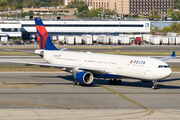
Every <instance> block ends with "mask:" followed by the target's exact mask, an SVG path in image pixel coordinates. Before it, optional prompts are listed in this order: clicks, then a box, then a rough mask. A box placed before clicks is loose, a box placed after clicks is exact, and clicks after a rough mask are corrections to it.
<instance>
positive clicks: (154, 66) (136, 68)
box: [0, 18, 175, 89]
mask: <svg viewBox="0 0 180 120" xmlns="http://www.w3.org/2000/svg"><path fill="white" fill-rule="evenodd" d="M35 25H36V30H37V38H38V41H39V47H40V49H37V50H35V52H28V53H34V54H37V55H39V56H41V57H42V58H43V59H44V60H45V61H47V62H48V63H36V62H20V61H6V60H0V61H1V62H12V63H22V64H25V65H29V66H31V65H37V66H40V67H47V68H49V67H54V68H59V69H61V70H64V71H67V72H70V73H72V74H73V75H74V81H73V85H86V84H92V82H93V80H94V78H98V79H99V78H104V79H109V84H110V85H112V84H114V85H117V84H118V85H121V84H122V81H121V79H122V78H131V79H139V80H141V81H143V82H149V81H150V82H153V86H152V89H157V88H158V87H157V82H158V81H159V80H162V79H165V78H167V77H169V76H170V75H171V74H172V70H171V68H170V67H169V65H168V64H167V63H166V62H164V60H168V59H172V58H175V51H173V52H172V55H171V56H170V57H165V58H161V59H155V58H150V57H139V56H126V55H109V54H100V53H91V52H74V51H67V49H66V48H63V49H57V48H56V47H55V46H54V44H53V43H52V40H51V38H50V36H49V34H48V32H47V30H46V28H45V26H44V24H43V22H42V20H41V18H35ZM23 52H26V51H23Z"/></svg>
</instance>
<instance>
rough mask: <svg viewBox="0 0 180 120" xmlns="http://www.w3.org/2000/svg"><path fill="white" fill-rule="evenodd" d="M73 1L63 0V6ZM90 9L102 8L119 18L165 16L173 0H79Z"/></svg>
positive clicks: (172, 4)
mask: <svg viewBox="0 0 180 120" xmlns="http://www.w3.org/2000/svg"><path fill="white" fill-rule="evenodd" d="M71 1H74V0H64V5H65V6H67V5H68V3H69V2H71ZM81 1H84V2H85V3H86V4H87V5H89V6H91V8H92V9H98V8H103V10H105V9H110V10H115V12H117V13H118V14H119V15H120V16H123V15H130V14H134V15H139V14H142V15H145V16H147V15H149V14H150V12H151V11H152V10H153V9H154V10H158V11H159V13H160V14H161V13H162V14H165V13H166V12H167V9H169V8H170V7H172V8H173V7H174V0H81Z"/></svg>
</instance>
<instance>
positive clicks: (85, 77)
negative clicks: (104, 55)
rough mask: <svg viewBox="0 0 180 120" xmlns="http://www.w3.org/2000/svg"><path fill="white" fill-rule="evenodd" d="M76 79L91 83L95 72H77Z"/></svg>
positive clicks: (80, 81) (83, 82)
mask: <svg viewBox="0 0 180 120" xmlns="http://www.w3.org/2000/svg"><path fill="white" fill-rule="evenodd" d="M74 78H75V80H76V81H77V82H79V83H82V84H91V83H92V82H93V79H94V77H93V74H92V73H90V72H87V71H80V72H77V73H76V74H75V76H74Z"/></svg>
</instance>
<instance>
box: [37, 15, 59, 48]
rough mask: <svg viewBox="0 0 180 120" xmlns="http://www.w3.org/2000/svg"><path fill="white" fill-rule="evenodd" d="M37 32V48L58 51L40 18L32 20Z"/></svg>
mask: <svg viewBox="0 0 180 120" xmlns="http://www.w3.org/2000/svg"><path fill="white" fill-rule="evenodd" d="M34 20H35V24H36V30H37V37H38V41H39V48H40V49H45V50H58V49H57V48H56V47H55V46H54V44H53V43H52V40H51V38H50V37H49V34H48V32H47V30H46V28H45V26H44V24H43V22H42V20H41V18H34Z"/></svg>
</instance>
